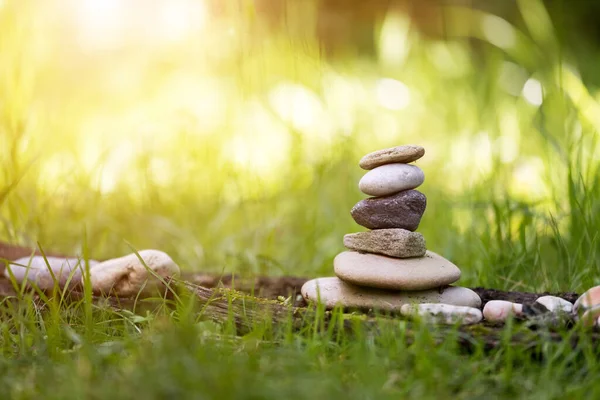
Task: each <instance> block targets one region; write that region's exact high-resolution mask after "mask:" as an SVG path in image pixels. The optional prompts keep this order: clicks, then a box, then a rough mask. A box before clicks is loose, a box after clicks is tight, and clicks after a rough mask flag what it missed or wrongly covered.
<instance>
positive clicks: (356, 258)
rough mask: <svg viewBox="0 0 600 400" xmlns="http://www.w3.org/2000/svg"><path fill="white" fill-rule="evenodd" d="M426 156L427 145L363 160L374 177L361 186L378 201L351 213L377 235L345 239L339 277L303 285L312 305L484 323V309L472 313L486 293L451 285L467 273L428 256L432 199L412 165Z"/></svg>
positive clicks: (368, 175) (370, 200)
mask: <svg viewBox="0 0 600 400" xmlns="http://www.w3.org/2000/svg"><path fill="white" fill-rule="evenodd" d="M424 154H425V150H424V149H423V147H421V146H414V145H407V146H398V147H394V148H390V149H384V150H379V151H376V152H373V153H370V154H367V155H366V156H364V157H363V158H362V159H361V160H360V163H359V165H360V167H361V168H363V169H365V170H368V171H369V172H367V173H366V174H365V175H364V176H363V178H362V179H361V180H360V182H359V188H360V190H361V191H362V192H363V193H365V194H367V195H370V196H373V197H370V198H367V199H364V200H361V201H359V202H358V203H357V204H356V205H355V206H354V208H352V211H351V215H352V217H353V218H354V220H355V221H356V222H357V223H358V224H359V225H362V226H364V227H365V228H368V229H370V230H369V231H367V232H359V233H351V234H347V235H345V237H344V246H345V247H347V248H348V249H349V251H345V252H342V253H340V254H338V255H337V256H336V257H335V260H334V272H335V275H336V277H331V278H319V279H314V280H312V281H309V282H307V283H306V284H305V285H304V286H303V287H302V294H303V296H304V297H305V298H306V299H307V300H309V301H317V302H321V303H323V304H324V305H325V306H326V307H327V308H333V307H334V306H336V305H342V306H344V307H349V308H359V309H379V310H383V311H392V312H401V313H402V314H406V315H414V314H420V315H422V316H432V315H434V314H439V315H441V316H442V317H443V319H444V320H446V321H447V322H452V321H454V318H453V317H452V316H454V315H458V314H460V315H462V316H463V317H464V318H465V319H467V320H469V321H470V322H474V321H475V320H480V319H481V312H480V311H479V310H478V309H473V308H472V307H480V306H481V299H480V298H479V296H478V295H477V294H476V293H475V292H473V291H472V290H470V289H467V288H462V287H458V286H448V285H450V284H451V283H454V282H456V281H457V280H458V279H459V278H460V275H461V272H460V269H459V268H458V267H457V266H456V265H454V264H453V263H451V262H450V261H448V260H446V259H445V258H443V257H441V256H440V255H438V254H436V253H434V252H432V251H428V250H427V249H426V246H425V239H424V237H423V235H422V234H420V233H418V232H415V231H416V230H417V228H418V227H419V223H420V222H421V217H422V216H423V213H424V212H425V208H426V205H427V199H426V197H425V195H424V194H423V193H421V192H419V191H417V190H415V189H416V188H417V187H419V186H420V185H421V184H422V183H423V182H424V180H425V174H424V173H423V171H422V170H421V169H420V168H419V167H417V166H416V165H413V164H409V163H412V162H414V161H416V160H418V159H420V158H421V157H422V156H423V155H424ZM431 303H435V304H431ZM441 304H445V305H446V306H441ZM438 305H440V306H438ZM451 306H456V307H454V308H452V307H451ZM461 309H464V310H461ZM448 316H450V317H448Z"/></svg>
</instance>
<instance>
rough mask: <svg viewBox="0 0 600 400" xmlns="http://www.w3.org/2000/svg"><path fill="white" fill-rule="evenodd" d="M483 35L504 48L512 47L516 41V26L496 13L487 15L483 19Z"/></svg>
mask: <svg viewBox="0 0 600 400" xmlns="http://www.w3.org/2000/svg"><path fill="white" fill-rule="evenodd" d="M481 28H482V30H483V35H484V36H485V38H486V39H487V41H488V42H490V43H491V44H493V45H494V46H498V47H500V48H502V49H507V48H511V47H513V46H514V45H515V43H516V34H515V28H513V26H512V25H511V24H509V23H508V22H506V21H505V20H504V19H502V18H500V17H497V16H495V15H489V14H488V15H485V16H484V17H483V18H482V20H481Z"/></svg>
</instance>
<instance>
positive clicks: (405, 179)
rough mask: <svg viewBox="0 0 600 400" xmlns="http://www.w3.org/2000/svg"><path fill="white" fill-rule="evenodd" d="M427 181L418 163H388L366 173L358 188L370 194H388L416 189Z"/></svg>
mask: <svg viewBox="0 0 600 400" xmlns="http://www.w3.org/2000/svg"><path fill="white" fill-rule="evenodd" d="M424 181H425V174H424V173H423V170H422V169H421V168H419V167H417V166H416V165H409V164H386V165H382V166H381V167H377V168H375V169H373V170H371V171H369V172H367V173H366V174H365V176H363V177H362V179H361V180H360V182H358V188H359V189H360V191H361V192H363V193H364V194H368V195H370V196H387V195H390V194H394V193H398V192H401V191H403V190H409V189H415V188H417V187H419V186H421V184H423V182H424Z"/></svg>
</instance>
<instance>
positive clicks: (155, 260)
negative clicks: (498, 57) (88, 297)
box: [90, 250, 179, 297]
mask: <svg viewBox="0 0 600 400" xmlns="http://www.w3.org/2000/svg"><path fill="white" fill-rule="evenodd" d="M140 258H141V259H142V260H143V262H142V261H141V260H140ZM174 275H179V266H178V265H177V264H175V262H174V261H173V260H172V259H171V257H169V255H168V254H167V253H164V252H162V251H159V250H141V251H139V252H138V253H137V254H135V253H133V254H129V255H127V256H124V257H120V258H114V259H112V260H108V261H104V262H101V263H99V264H96V265H95V266H94V267H93V268H91V269H90V281H91V285H92V291H93V292H94V293H96V294H112V295H115V296H119V297H130V296H135V295H137V294H138V293H143V294H154V293H155V292H156V289H164V285H163V283H162V281H161V279H163V280H164V279H165V278H168V277H171V276H174Z"/></svg>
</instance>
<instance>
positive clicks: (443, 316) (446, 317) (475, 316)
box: [400, 304, 483, 325]
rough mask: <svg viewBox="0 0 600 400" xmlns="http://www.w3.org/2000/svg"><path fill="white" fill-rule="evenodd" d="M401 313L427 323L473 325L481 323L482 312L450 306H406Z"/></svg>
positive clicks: (470, 308) (471, 308) (475, 309)
mask: <svg viewBox="0 0 600 400" xmlns="http://www.w3.org/2000/svg"><path fill="white" fill-rule="evenodd" d="M400 313H401V314H402V315H404V316H406V317H411V318H414V317H418V318H420V319H421V320H423V321H425V322H433V323H437V324H445V325H454V324H461V325H471V324H476V323H478V322H481V320H482V318H483V316H482V315H481V311H480V310H479V309H477V308H473V307H462V306H454V305H450V304H405V305H403V306H402V308H401V309H400Z"/></svg>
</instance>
